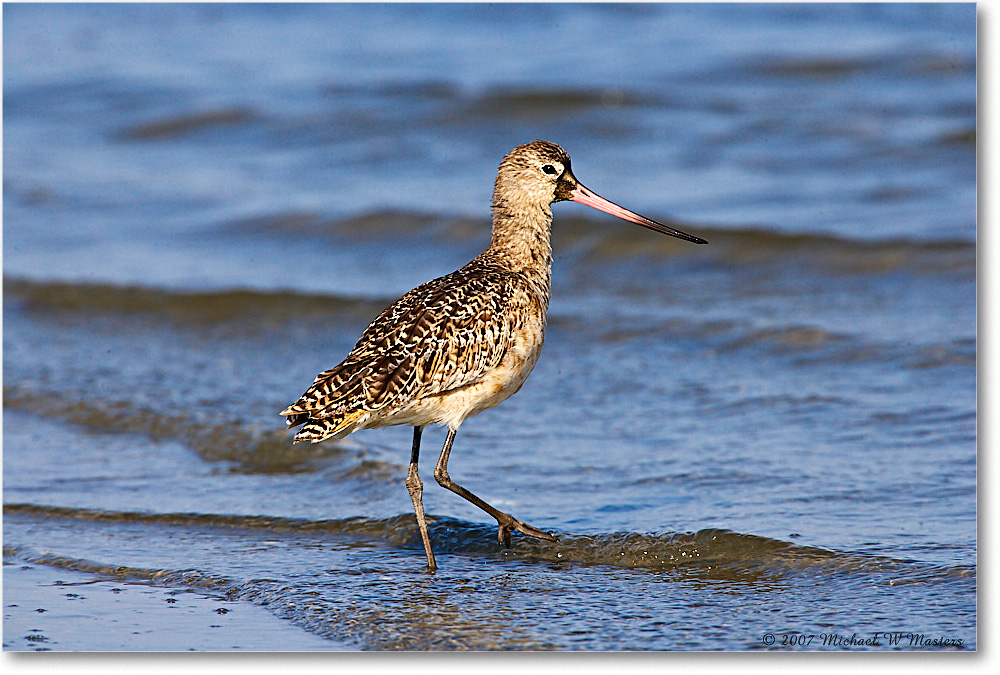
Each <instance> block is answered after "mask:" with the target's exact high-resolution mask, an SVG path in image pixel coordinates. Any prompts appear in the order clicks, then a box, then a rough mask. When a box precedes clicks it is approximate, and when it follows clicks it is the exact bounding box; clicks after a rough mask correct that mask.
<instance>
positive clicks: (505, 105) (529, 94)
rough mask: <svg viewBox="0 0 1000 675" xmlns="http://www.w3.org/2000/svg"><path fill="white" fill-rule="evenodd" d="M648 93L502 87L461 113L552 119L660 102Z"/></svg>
mask: <svg viewBox="0 0 1000 675" xmlns="http://www.w3.org/2000/svg"><path fill="white" fill-rule="evenodd" d="M657 103H659V102H658V101H656V100H654V99H651V98H649V97H647V96H640V95H638V94H635V93H633V92H629V91H625V90H623V89H618V88H614V87H606V88H563V89H554V88H533V87H519V86H513V87H499V88H494V89H490V90H489V91H486V92H485V93H483V94H482V95H480V96H478V97H476V98H474V99H472V100H471V101H470V102H469V103H468V104H467V106H466V108H465V109H464V110H463V111H462V112H461V116H462V117H463V118H465V119H478V118H489V119H493V118H496V117H503V118H506V119H509V118H512V117H513V118H533V117H544V118H545V119H551V117H552V116H553V115H561V114H572V113H578V112H580V111H582V110H586V109H588V108H602V107H603V108H617V107H622V106H639V105H650V104H654V105H655V104H657Z"/></svg>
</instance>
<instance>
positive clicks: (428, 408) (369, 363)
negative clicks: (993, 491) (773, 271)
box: [281, 141, 708, 570]
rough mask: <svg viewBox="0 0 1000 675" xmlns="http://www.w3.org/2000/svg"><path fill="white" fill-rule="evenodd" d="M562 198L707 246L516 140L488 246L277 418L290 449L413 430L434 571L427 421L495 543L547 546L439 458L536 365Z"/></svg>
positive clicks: (446, 483)
mask: <svg viewBox="0 0 1000 675" xmlns="http://www.w3.org/2000/svg"><path fill="white" fill-rule="evenodd" d="M566 200H569V201H574V202H579V203H581V204H586V205H587V206H591V207H593V208H595V209H598V210H600V211H604V212H605V213H609V214H611V215H613V216H616V217H618V218H621V219H622V220H626V221H628V222H630V223H635V224H636V225H641V226H643V227H647V228H649V229H651V230H655V231H656V232H661V233H663V234H669V235H671V236H674V237H679V238H681V239H685V240H687V241H690V242H694V243H695V244H707V243H708V242H707V241H705V240H704V239H701V238H700V237H695V236H692V235H690V234H687V233H685V232H681V231H680V230H675V229H674V228H672V227H668V226H666V225H661V224H660V223H657V222H655V221H652V220H650V219H649V218H645V217H643V216H640V215H639V214H637V213H633V212H631V211H629V210H628V209H624V208H622V207H621V206H618V205H617V204H614V203H612V202H609V201H608V200H607V199H604V198H603V197H600V196H598V195H597V194H595V193H593V192H591V191H590V190H588V189H587V188H586V187H584V186H583V185H582V184H581V183H580V182H579V181H578V180H577V179H576V177H575V176H574V175H573V172H572V171H570V162H569V155H568V154H566V151H565V150H563V149H562V148H560V147H559V146H558V145H555V144H554V143H549V142H546V141H534V142H533V143H528V144H526V145H520V146H518V147H516V148H514V149H513V150H511V151H510V152H509V153H508V154H507V156H506V157H504V158H503V161H502V162H500V169H499V171H498V172H497V179H496V185H495V188H494V190H493V209H492V210H493V237H492V240H491V241H490V246H489V248H487V249H486V250H485V251H484V252H483V253H481V254H480V255H479V256H477V257H476V258H475V259H474V260H473V261H472V262H470V263H469V264H468V265H466V266H465V267H463V268H461V269H459V270H457V271H455V272H452V273H451V274H448V275H445V276H443V277H440V278H438V279H435V280H433V281H428V282H427V283H425V284H423V285H421V286H418V287H417V288H415V289H413V290H412V291H410V292H409V293H407V294H406V295H404V296H403V297H401V298H400V299H399V300H397V301H396V302H394V303H393V304H392V305H390V306H389V307H388V308H386V309H385V311H383V312H382V313H381V314H379V315H378V317H377V318H376V319H375V320H374V321H372V323H371V325H369V326H368V328H366V329H365V331H364V333H362V334H361V337H360V339H358V343H357V344H356V345H355V346H354V349H353V350H351V353H350V354H348V355H347V358H345V359H344V361H343V362H342V363H340V364H339V365H336V366H334V367H333V368H331V369H330V370H326V371H324V372H322V373H320V374H319V375H317V376H316V380H315V381H314V382H313V384H312V386H311V387H309V389H307V390H306V392H305V393H304V394H302V396H301V397H300V398H299V400H298V401H296V402H295V403H293V404H292V405H290V406H288V407H287V408H285V409H284V410H283V411H282V412H281V414H282V415H285V416H286V417H287V420H286V421H287V423H288V426H289V427H295V426H298V425H300V424H303V425H305V426H303V427H302V429H301V430H300V431H299V432H298V433H297V434H296V436H295V442H296V443H299V442H302V441H311V442H313V443H318V442H320V441H322V440H325V439H327V438H343V437H344V436H347V435H348V434H350V433H351V432H353V431H356V430H358V429H372V428H376V427H385V426H392V425H398V424H408V425H411V426H413V446H412V449H411V454H410V469H409V472H408V474H407V476H406V488H407V490H408V491H409V493H410V499H411V500H412V501H413V510H414V512H415V514H416V518H417V526H418V527H419V529H420V536H421V538H422V539H423V544H424V552H425V553H426V554H427V567H428V568H429V569H431V570H434V569H436V567H437V564H436V563H435V561H434V552H433V550H432V549H431V540H430V535H429V534H428V532H427V520H426V518H425V517H424V506H423V499H422V495H423V482H422V481H421V480H420V476H419V475H418V474H417V458H418V457H419V455H420V434H421V432H422V431H423V428H424V427H425V426H426V425H428V424H440V425H447V427H448V436H447V438H446V439H445V442H444V447H443V448H442V449H441V455H440V456H439V457H438V461H437V466H435V467H434V478H435V479H436V480H437V482H438V483H439V484H441V486H443V487H445V488H447V489H449V490H451V491H452V492H454V493H456V494H458V495H460V496H461V497H463V498H465V499H467V500H469V501H470V502H472V503H473V504H475V505H476V506H478V507H479V508H481V509H482V510H483V511H485V512H486V513H488V514H490V515H491V516H492V517H494V518H496V521H497V525H498V528H499V529H498V531H497V539H498V541H499V542H500V544H501V545H503V546H506V547H507V548H510V533H511V531H512V530H517V531H518V532H521V533H523V534H526V535H528V536H529V537H536V538H538V539H545V540H548V541H556V538H555V537H554V536H552V534H551V533H549V532H543V531H541V530H539V529H538V528H535V527H532V526H531V525H527V524H525V523H522V522H521V521H519V520H517V519H515V518H513V517H512V516H510V515H509V514H506V513H504V512H503V511H500V510H499V509H496V508H494V507H492V506H490V505H489V504H487V503H486V502H484V501H483V500H482V499H480V498H479V497H477V496H476V495H474V494H472V493H471V492H469V491H468V490H466V489H465V488H464V487H462V486H461V485H459V484H458V483H456V482H455V481H453V480H452V479H451V477H450V476H449V475H448V457H449V455H450V454H451V445H452V442H453V441H454V440H455V433H456V432H457V431H458V428H459V426H461V424H462V422H463V421H465V419H466V418H468V417H471V416H472V415H476V414H478V413H481V412H482V411H484V410H488V409H490V408H492V407H494V406H496V405H497V404H499V403H500V402H501V401H504V400H505V399H507V398H509V397H510V396H512V395H513V394H515V393H517V391H518V390H519V389H520V388H521V385H522V384H524V381H525V379H527V377H528V374H529V373H531V369H532V368H534V367H535V363H536V362H537V361H538V355H539V353H540V352H541V350H542V341H543V339H544V336H545V321H546V313H547V311H548V307H549V289H550V280H551V276H552V246H551V243H550V231H551V225H552V210H551V208H550V206H551V204H553V203H555V202H561V201H566Z"/></svg>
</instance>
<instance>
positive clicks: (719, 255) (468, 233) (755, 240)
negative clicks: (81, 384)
mask: <svg viewBox="0 0 1000 675" xmlns="http://www.w3.org/2000/svg"><path fill="white" fill-rule="evenodd" d="M869 198H870V199H872V200H874V201H892V200H899V199H906V198H907V195H906V194H903V193H898V192H896V193H894V192H892V191H886V190H883V191H881V192H878V191H876V192H873V193H872V194H870V195H869ZM647 215H651V216H652V217H653V218H655V219H657V220H658V221H659V222H661V223H663V224H665V225H669V226H670V227H674V228H676V229H679V230H682V231H685V232H691V233H694V234H697V235H698V236H702V237H704V238H706V239H708V241H709V244H710V245H709V246H691V245H690V244H687V243H686V242H683V241H681V240H679V239H676V238H674V237H664V236H659V237H657V236H652V235H650V234H649V232H647V231H644V230H642V229H641V228H638V227H632V226H624V225H622V224H621V223H616V222H614V221H609V220H608V219H607V218H603V217H599V216H598V217H592V216H590V215H578V214H573V213H571V212H560V213H557V214H556V216H555V218H554V221H553V225H552V245H553V249H554V250H556V251H557V252H564V253H565V252H570V253H571V254H572V253H573V252H575V253H577V254H578V255H583V256H586V257H588V259H596V260H606V259H621V258H632V257H648V256H655V257H681V256H683V257H690V258H697V259H702V260H717V261H719V262H722V263H730V264H748V263H753V264H754V265H758V266H766V265H780V266H782V267H785V266H787V264H788V263H789V262H803V263H806V264H809V265H810V266H812V265H813V264H815V265H819V266H821V267H820V269H822V270H824V271H827V272H832V273H836V274H873V273H876V274H877V273H888V272H893V271H896V270H901V269H905V270H906V271H908V272H911V273H917V274H936V273H947V272H954V271H956V270H957V271H963V272H967V273H969V274H972V275H974V274H975V263H976V245H975V242H970V241H967V240H963V239H942V240H915V239H905V238H895V239H882V240H869V239H861V238H851V237H846V236H841V235H835V234H828V233H800V232H782V231H780V230H776V229H770V228H767V227H763V226H761V227H755V226H749V227H732V228H728V227H725V226H720V225H705V224H701V223H697V222H686V221H680V220H676V219H673V218H669V217H664V216H662V215H657V214H647ZM219 232H220V233H221V234H223V235H224V236H232V235H236V234H238V235H241V236H242V235H245V234H246V233H247V232H251V233H253V234H257V235H264V236H275V237H281V238H284V237H286V236H289V235H293V236H295V237H316V238H330V237H333V238H349V239H353V240H358V239H365V238H367V239H371V240H373V241H377V240H379V239H382V238H391V239H393V240H397V241H398V240H399V239H400V238H401V237H413V238H420V239H430V240H434V241H440V242H442V243H447V242H460V243H465V242H468V241H470V240H472V239H475V238H479V239H481V240H482V241H483V242H484V244H485V243H486V242H487V241H488V236H489V232H490V221H489V220H488V219H485V218H462V217H460V218H456V217H454V216H452V215H447V214H437V213H427V212H415V211H400V210H393V209H376V210H372V211H364V212H361V213H357V214H354V215H351V216H348V217H346V218H332V217H327V216H324V215H322V214H318V213H303V212H288V213H277V214H272V215H265V216H261V217H255V218H249V219H243V220H240V221H236V222H231V223H226V224H224V225H223V226H221V228H219Z"/></svg>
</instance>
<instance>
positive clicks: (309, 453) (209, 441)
mask: <svg viewBox="0 0 1000 675" xmlns="http://www.w3.org/2000/svg"><path fill="white" fill-rule="evenodd" d="M3 404H4V406H5V407H7V408H10V409H19V410H26V411H29V412H41V413H43V414H44V415H45V416H46V417H48V418H52V419H58V420H61V421H63V422H68V423H70V424H76V425H79V426H83V427H87V428H89V429H93V430H97V431H101V432H104V433H133V434H142V435H145V436H148V437H150V438H152V439H154V440H159V439H169V440H174V441H177V442H179V443H183V444H184V445H186V446H187V447H188V448H190V449H191V450H193V451H194V452H195V453H197V454H198V455H199V456H200V457H201V458H202V459H204V460H206V461H209V462H233V463H235V464H237V465H238V467H239V469H238V470H239V471H242V472H246V473H272V474H276V473H300V472H308V471H315V470H317V468H318V467H321V466H325V465H327V464H329V463H330V462H331V461H334V460H343V461H345V462H347V463H349V464H350V466H349V467H344V470H343V471H341V472H338V473H337V475H338V476H340V477H341V478H342V479H345V480H358V479H359V478H362V479H366V480H377V479H379V478H380V477H381V476H385V475H388V473H389V470H388V469H387V468H385V467H378V466H377V464H376V465H366V466H355V464H356V462H357V458H356V457H355V456H354V453H347V451H346V450H345V446H344V445H343V444H339V443H334V444H330V443H327V444H316V445H313V444H307V443H298V444H294V445H293V444H292V443H291V441H290V438H289V435H288V433H287V432H286V431H285V430H284V429H277V428H273V429H256V428H253V427H252V426H249V425H244V424H241V423H239V422H234V421H231V420H226V421H222V420H211V419H195V418H192V417H188V416H184V415H176V414H168V413H165V412H163V411H157V410H150V409H147V408H142V407H139V406H136V405H134V404H132V403H129V402H127V401H99V400H74V399H71V398H69V397H67V396H65V395H63V394H60V393H56V392H48V391H47V392H35V391H31V390H28V389H24V388H20V387H10V386H8V387H4V390H3ZM275 417H276V418H277V415H275ZM345 453H346V454H345ZM352 471H353V473H352Z"/></svg>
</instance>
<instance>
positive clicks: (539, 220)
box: [487, 196, 552, 287]
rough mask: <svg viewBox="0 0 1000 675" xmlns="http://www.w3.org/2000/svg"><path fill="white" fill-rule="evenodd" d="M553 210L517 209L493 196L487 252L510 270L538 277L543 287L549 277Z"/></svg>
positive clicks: (547, 207) (536, 208)
mask: <svg viewBox="0 0 1000 675" xmlns="http://www.w3.org/2000/svg"><path fill="white" fill-rule="evenodd" d="M551 228H552V210H551V209H550V208H549V206H548V204H545V205H544V206H542V207H541V208H539V207H534V208H524V207H521V208H517V205H514V204H511V203H509V202H507V201H504V200H502V199H497V197H496V196H494V199H493V238H492V240H491V241H490V247H489V249H487V253H491V254H492V256H493V257H494V258H495V259H496V260H497V261H498V262H500V263H501V264H503V265H504V266H505V267H508V268H510V269H511V270H512V271H516V272H521V273H526V274H529V275H531V276H538V277H541V278H542V279H543V280H544V282H545V285H546V287H548V284H549V279H550V278H551V276H552V243H551V241H550V233H551Z"/></svg>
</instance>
